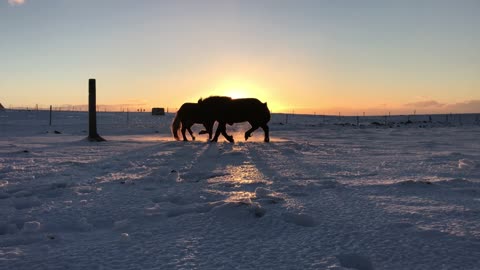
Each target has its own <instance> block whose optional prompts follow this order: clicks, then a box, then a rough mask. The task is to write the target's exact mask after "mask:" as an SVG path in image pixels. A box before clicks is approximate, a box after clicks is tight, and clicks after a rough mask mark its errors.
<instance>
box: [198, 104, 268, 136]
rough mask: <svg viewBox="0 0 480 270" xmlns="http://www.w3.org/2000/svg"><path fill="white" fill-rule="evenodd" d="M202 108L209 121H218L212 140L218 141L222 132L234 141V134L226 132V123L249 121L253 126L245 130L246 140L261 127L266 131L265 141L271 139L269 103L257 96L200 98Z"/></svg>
mask: <svg viewBox="0 0 480 270" xmlns="http://www.w3.org/2000/svg"><path fill="white" fill-rule="evenodd" d="M198 104H199V105H200V107H201V110H202V111H203V112H204V113H205V115H206V116H207V117H209V120H210V121H209V122H211V121H218V127H217V130H216V131H215V136H214V137H213V139H212V140H211V141H212V142H216V141H217V140H218V136H219V135H220V133H222V135H223V136H224V137H225V138H226V139H227V140H228V141H229V142H233V141H234V140H233V136H229V135H228V134H227V132H226V124H229V125H233V124H234V123H241V122H248V123H250V125H251V126H252V128H251V129H249V130H247V132H245V140H248V138H249V137H250V136H252V132H254V131H255V130H256V129H258V128H259V127H261V128H262V129H263V131H264V133H265V138H264V141H265V142H269V141H270V136H269V128H268V125H267V123H268V122H269V121H270V110H269V109H268V107H267V103H262V102H260V101H259V100H258V99H256V98H239V99H232V98H230V97H224V96H212V97H208V98H205V99H200V100H198Z"/></svg>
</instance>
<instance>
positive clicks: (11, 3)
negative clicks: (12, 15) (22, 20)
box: [8, 0, 25, 6]
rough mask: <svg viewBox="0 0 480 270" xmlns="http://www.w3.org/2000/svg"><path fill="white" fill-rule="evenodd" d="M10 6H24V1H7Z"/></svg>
mask: <svg viewBox="0 0 480 270" xmlns="http://www.w3.org/2000/svg"><path fill="white" fill-rule="evenodd" d="M8 3H9V4H10V5H11V6H19V5H23V4H25V0H8Z"/></svg>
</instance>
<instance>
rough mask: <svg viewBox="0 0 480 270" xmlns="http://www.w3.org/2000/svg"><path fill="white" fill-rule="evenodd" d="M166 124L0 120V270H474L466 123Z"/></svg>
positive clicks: (475, 227)
mask: <svg viewBox="0 0 480 270" xmlns="http://www.w3.org/2000/svg"><path fill="white" fill-rule="evenodd" d="M172 117H173V115H167V116H163V117H162V116H151V115H149V114H148V113H130V114H129V115H128V120H127V114H126V113H99V114H98V123H99V127H98V131H99V133H100V135H102V136H103V137H104V138H106V139H107V141H106V142H101V143H91V142H88V141H86V140H85V137H86V134H87V118H88V117H87V114H86V113H78V112H54V115H53V125H52V126H49V120H48V112H42V111H40V112H35V111H32V112H26V111H20V112H16V111H3V112H2V111H0V269H359V270H369V269H480V140H479V138H480V125H479V120H478V115H463V116H460V117H459V116H458V115H457V116H450V119H448V116H445V115H443V116H434V117H432V119H430V118H429V117H428V116H415V117H410V118H409V119H407V116H402V117H400V116H399V117H388V118H387V119H386V118H384V117H376V118H375V117H369V118H363V117H361V118H360V119H359V124H360V126H356V121H357V119H356V117H350V118H347V117H323V116H298V115H295V116H289V118H288V123H287V124H285V122H286V120H287V119H286V116H285V115H273V118H272V121H271V122H270V127H271V142H270V143H263V142H262V139H263V132H262V131H261V130H258V131H256V132H255V133H254V137H253V138H252V141H248V142H244V141H243V140H242V138H243V132H244V131H245V130H246V129H247V127H246V126H245V125H241V124H237V125H235V126H233V127H229V133H233V134H234V137H235V139H236V141H237V142H236V143H234V144H230V143H228V142H225V141H223V140H222V141H221V142H219V143H206V137H205V136H202V135H199V136H198V137H197V138H198V139H197V141H195V142H182V141H174V140H173V138H172V136H171V135H170V131H169V125H170V123H171V120H172ZM455 117H457V118H455ZM407 120H410V121H408V122H407ZM430 120H431V121H430ZM447 120H448V121H449V122H447ZM373 122H376V123H374V124H371V123H373ZM385 122H387V125H385ZM352 124H354V125H352ZM195 129H196V130H197V131H198V130H199V129H200V126H195ZM55 131H57V132H55Z"/></svg>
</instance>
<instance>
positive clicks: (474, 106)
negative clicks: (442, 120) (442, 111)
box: [446, 99, 480, 113]
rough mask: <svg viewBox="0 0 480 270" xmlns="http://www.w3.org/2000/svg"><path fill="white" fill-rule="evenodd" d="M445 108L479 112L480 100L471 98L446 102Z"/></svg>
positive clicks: (455, 110) (456, 110)
mask: <svg viewBox="0 0 480 270" xmlns="http://www.w3.org/2000/svg"><path fill="white" fill-rule="evenodd" d="M446 109H447V110H450V111H452V112H464V113H479V112H480V100H478V99H472V100H467V101H464V102H458V103H453V104H448V105H447V106H446Z"/></svg>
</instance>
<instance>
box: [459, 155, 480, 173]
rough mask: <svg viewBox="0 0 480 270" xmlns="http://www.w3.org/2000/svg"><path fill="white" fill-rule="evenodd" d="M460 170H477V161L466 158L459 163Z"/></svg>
mask: <svg viewBox="0 0 480 270" xmlns="http://www.w3.org/2000/svg"><path fill="white" fill-rule="evenodd" d="M458 168H459V169H461V170H472V169H475V168H476V164H475V161H473V160H470V159H466V158H464V159H460V160H459V161H458Z"/></svg>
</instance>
